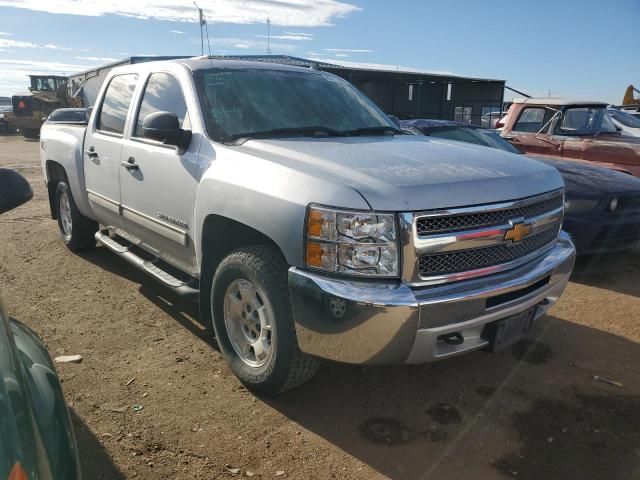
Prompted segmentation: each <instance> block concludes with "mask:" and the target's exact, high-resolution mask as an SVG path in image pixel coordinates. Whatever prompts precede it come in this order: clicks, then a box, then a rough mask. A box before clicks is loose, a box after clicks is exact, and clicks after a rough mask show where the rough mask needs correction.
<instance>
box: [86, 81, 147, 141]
mask: <svg viewBox="0 0 640 480" xmlns="http://www.w3.org/2000/svg"><path fill="white" fill-rule="evenodd" d="M137 79H138V76H137V75H136V74H126V75H118V76H115V77H113V78H112V79H111V81H110V82H109V86H108V87H107V91H106V93H105V95H104V100H103V101H102V105H101V107H100V115H99V116H98V122H97V124H96V129H97V130H99V131H100V132H102V133H108V134H112V135H119V136H122V135H123V133H124V126H125V123H126V122H127V113H128V111H129V105H130V104H131V98H132V97H133V92H134V90H135V88H136V82H137Z"/></svg>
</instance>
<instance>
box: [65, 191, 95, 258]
mask: <svg viewBox="0 0 640 480" xmlns="http://www.w3.org/2000/svg"><path fill="white" fill-rule="evenodd" d="M55 208H56V216H57V217H58V228H60V234H61V235H62V240H64V243H65V245H66V246H67V247H68V248H69V250H71V251H72V252H77V251H79V250H85V249H88V248H92V247H95V246H96V239H95V233H96V232H97V231H98V224H97V222H94V221H93V220H91V219H90V218H87V217H85V216H84V215H82V213H80V210H78V207H77V206H76V202H74V200H73V195H71V190H70V189H69V185H67V184H66V183H65V182H60V183H58V186H57V187H56V196H55Z"/></svg>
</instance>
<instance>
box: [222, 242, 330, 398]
mask: <svg viewBox="0 0 640 480" xmlns="http://www.w3.org/2000/svg"><path fill="white" fill-rule="evenodd" d="M211 308H212V317H213V327H214V330H215V334H216V338H217V340H218V345H219V346H220V350H221V352H222V354H223V356H224V358H225V360H226V361H227V363H228V364H229V367H230V368H231V370H232V371H233V373H234V374H235V375H236V376H237V377H238V378H239V379H240V381H241V382H242V383H243V384H244V385H245V386H246V387H247V388H249V389H251V390H253V391H256V392H259V393H263V394H275V393H279V392H283V391H285V390H289V389H291V388H293V387H296V386H297V385H300V384H301V383H303V382H305V381H307V380H308V379H310V378H311V377H312V376H313V375H314V373H315V372H316V370H317V369H318V365H319V361H318V359H316V358H314V357H310V356H308V355H306V354H304V353H302V352H301V351H300V350H299V349H298V341H297V338H296V333H295V328H294V324H293V314H292V311H291V302H290V299H289V290H288V285H287V264H286V262H285V261H284V259H283V258H282V256H281V255H280V253H279V252H277V251H276V250H275V249H274V248H271V247H267V246H256V247H247V248H244V249H241V250H237V251H235V252H233V253H231V254H230V255H229V256H227V257H226V258H225V259H224V260H223V261H222V262H221V263H220V265H219V267H218V269H217V271H216V273H215V276H214V279H213V287H212V288H211Z"/></svg>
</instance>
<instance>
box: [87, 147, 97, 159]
mask: <svg viewBox="0 0 640 480" xmlns="http://www.w3.org/2000/svg"><path fill="white" fill-rule="evenodd" d="M84 153H86V154H87V157H89V158H96V157H97V156H98V152H96V149H95V148H94V147H90V148H89V150H85V151H84Z"/></svg>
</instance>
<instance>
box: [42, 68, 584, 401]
mask: <svg viewBox="0 0 640 480" xmlns="http://www.w3.org/2000/svg"><path fill="white" fill-rule="evenodd" d="M40 153H41V161H42V168H43V173H44V177H45V181H46V185H47V188H48V192H49V199H50V205H51V214H52V217H53V218H54V219H57V220H58V225H59V229H60V232H61V235H62V238H63V240H64V242H65V244H66V245H67V246H68V247H69V249H70V250H72V251H77V250H81V249H86V248H91V247H94V246H95V244H96V241H97V242H98V243H99V244H101V245H102V247H103V248H106V249H108V250H111V251H112V252H113V253H114V254H116V255H118V256H120V257H122V258H123V259H124V260H126V261H127V262H129V263H131V264H132V265H134V266H135V267H137V268H139V269H141V270H142V271H144V272H146V273H147V274H149V275H150V276H151V277H154V278H155V279H157V280H158V281H160V282H162V283H163V284H164V285H166V286H167V287H169V288H171V289H173V290H174V291H175V292H177V293H178V294H180V295H183V296H185V297H187V298H192V299H194V300H197V301H198V302H199V306H200V313H201V316H202V320H203V321H211V322H212V325H213V330H214V333H215V336H216V339H217V342H218V345H219V347H220V350H221V352H222V354H223V356H224V358H225V359H226V361H227V362H228V364H229V366H230V369H231V370H232V371H233V373H234V374H235V375H236V376H237V377H238V378H239V379H240V380H241V381H242V382H243V383H244V384H245V385H246V386H247V387H249V388H251V389H253V390H255V391H258V392H263V393H277V392H280V391H283V390H286V389H288V388H292V387H294V386H296V385H298V384H300V383H302V382H303V381H305V380H307V379H308V378H310V377H311V376H312V375H313V374H314V372H315V371H316V369H317V366H318V363H319V360H320V359H329V360H334V361H338V362H345V363H351V364H360V365H380V364H402V363H410V364H412V363H423V362H430V361H433V360H439V359H444V358H449V357H452V356H455V355H459V354H463V353H466V352H471V351H473V350H478V349H482V348H486V349H498V348H504V347H506V346H507V345H509V344H511V343H513V342H515V341H518V340H520V339H521V338H522V337H523V336H524V335H525V334H526V332H527V331H529V330H530V328H531V325H532V324H533V322H534V321H535V320H536V319H537V318H538V317H540V316H541V315H542V314H543V313H544V312H545V311H547V309H548V308H549V307H550V306H551V305H552V304H553V303H554V302H555V301H556V300H557V299H558V297H559V296H560V295H561V293H562V291H563V290H564V288H565V286H566V284H567V281H568V279H569V275H570V273H571V269H572V267H573V262H574V257H575V250H574V247H573V244H572V243H571V241H570V240H569V238H568V236H567V235H566V234H565V233H564V232H562V230H561V226H562V220H563V205H564V199H563V195H564V193H563V181H562V178H561V177H560V174H559V173H558V172H557V170H555V169H554V168H552V167H549V166H547V165H544V164H542V163H540V162H537V161H535V160H530V159H527V158H523V157H522V156H518V155H513V154H510V153H505V152H500V151H497V150H490V149H486V148H481V147H477V146H473V145H464V144H460V145H451V144H450V143H449V142H445V141H441V140H437V139H432V138H427V137H422V138H421V137H417V136H413V135H406V134H404V132H402V131H401V130H399V129H398V128H397V126H396V125H395V124H394V123H393V122H392V121H391V120H390V119H389V117H387V116H386V115H385V114H384V113H383V112H382V111H381V110H380V109H379V108H378V107H377V106H375V104H373V103H372V101H370V100H369V99H368V98H367V97H366V96H364V95H363V94H362V93H360V92H359V91H358V90H357V89H356V88H355V87H353V86H352V85H351V84H350V83H348V82H347V81H345V80H343V79H341V78H339V77H337V76H335V75H332V74H329V73H326V72H320V71H316V70H311V69H305V68H299V67H292V66H286V65H278V64H274V63H266V62H245V61H233V60H220V59H218V60H216V59H211V58H197V59H186V60H172V61H166V62H153V63H147V64H139V65H131V66H125V67H121V68H116V69H114V70H113V71H111V72H110V74H109V76H108V77H107V78H106V80H105V83H104V85H103V86H102V91H101V92H100V94H99V96H98V100H97V103H96V105H95V107H94V108H93V109H92V112H91V116H90V118H89V120H88V122H87V125H86V126H84V125H78V124H69V125H65V124H64V123H60V122H56V123H50V122H48V121H47V122H45V124H44V125H43V127H42V131H41V139H40Z"/></svg>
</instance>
